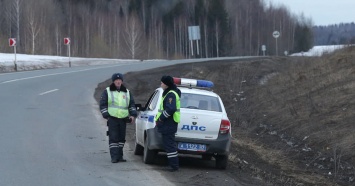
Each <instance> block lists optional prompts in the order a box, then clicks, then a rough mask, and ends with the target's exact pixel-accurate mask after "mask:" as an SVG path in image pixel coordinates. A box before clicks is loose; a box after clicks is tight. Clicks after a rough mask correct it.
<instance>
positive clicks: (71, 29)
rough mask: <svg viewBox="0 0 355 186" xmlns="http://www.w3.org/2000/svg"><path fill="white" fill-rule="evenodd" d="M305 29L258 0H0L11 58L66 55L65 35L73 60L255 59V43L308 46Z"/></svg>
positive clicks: (306, 22) (1, 48)
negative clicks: (195, 32)
mask: <svg viewBox="0 0 355 186" xmlns="http://www.w3.org/2000/svg"><path fill="white" fill-rule="evenodd" d="M189 26H199V28H200V40H198V41H193V42H190V41H189V35H188V27H189ZM312 28H313V25H312V21H311V20H310V19H306V18H304V17H303V16H296V15H293V14H291V13H290V11H289V10H288V9H287V8H286V7H283V6H277V7H276V6H273V5H272V4H265V2H264V1H263V0H0V43H1V44H0V52H12V51H13V49H12V48H11V47H9V45H8V38H10V37H11V38H16V40H17V52H19V53H27V54H46V55H67V46H65V45H64V43H63V38H64V37H70V39H71V45H70V50H71V55H72V56H80V57H105V58H133V59H147V58H149V59H151V58H168V59H175V58H191V57H222V56H236V55H243V56H245V55H263V51H262V50H261V48H262V47H261V46H262V45H265V46H266V54H267V55H275V54H278V55H283V53H284V51H288V52H289V53H292V52H299V51H307V50H308V49H309V48H311V47H312V46H313V41H314V40H313V37H314V36H313V30H312ZM275 30H276V31H279V32H280V34H281V35H280V37H279V38H277V39H275V38H274V37H273V36H272V33H273V32H274V31H275ZM191 46H192V48H193V52H191ZM197 52H198V55H197ZM192 54H193V56H192Z"/></svg>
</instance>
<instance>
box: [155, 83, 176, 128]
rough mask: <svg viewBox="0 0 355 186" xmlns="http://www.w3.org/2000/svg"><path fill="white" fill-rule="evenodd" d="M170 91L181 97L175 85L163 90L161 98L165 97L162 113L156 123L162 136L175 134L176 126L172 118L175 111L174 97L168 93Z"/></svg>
mask: <svg viewBox="0 0 355 186" xmlns="http://www.w3.org/2000/svg"><path fill="white" fill-rule="evenodd" d="M170 90H173V91H175V92H176V93H177V94H178V95H179V97H181V92H180V90H179V89H178V88H177V87H176V86H175V85H174V86H172V87H169V88H167V89H166V90H164V92H163V97H164V96H165V95H166V97H165V99H164V102H163V108H164V111H163V113H162V114H161V115H160V117H159V119H158V121H157V127H158V131H159V132H160V133H162V134H174V133H176V132H177V126H178V124H177V123H176V122H175V121H174V118H173V114H174V112H175V111H176V110H177V108H176V96H175V94H174V93H172V92H170V93H168V92H169V91H170ZM159 106H160V105H159ZM164 112H166V113H164Z"/></svg>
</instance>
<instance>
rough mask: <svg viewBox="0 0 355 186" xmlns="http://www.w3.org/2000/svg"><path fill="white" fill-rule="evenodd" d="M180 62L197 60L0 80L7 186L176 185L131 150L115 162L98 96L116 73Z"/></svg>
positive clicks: (1, 154)
mask: <svg viewBox="0 0 355 186" xmlns="http://www.w3.org/2000/svg"><path fill="white" fill-rule="evenodd" d="M200 61H202V60H200ZM178 62H179V63H185V62H189V60H185V61H154V62H129V63H122V64H115V65H101V66H86V67H82V66H81V67H72V68H59V69H49V70H38V71H28V72H17V73H4V74H0V100H1V101H0V103H1V104H0V118H1V119H0V123H1V124H0V126H1V130H0V185H2V186H7V185H28V186H31V185H33V186H38V185H61V186H62V185H85V186H88V185H89V186H90V185H135V186H136V185H173V183H172V182H170V181H169V180H167V179H166V178H165V177H164V176H162V174H161V173H160V172H159V171H157V170H156V169H154V168H152V166H149V165H145V164H143V163H142V160H141V158H140V157H139V156H134V155H133V152H132V151H130V150H125V152H124V153H125V157H126V159H128V161H129V162H128V163H118V164H112V163H111V162H110V157H109V153H108V141H107V137H106V135H105V132H106V126H105V120H103V119H102V118H101V115H100V113H99V109H98V105H97V103H96V102H95V100H94V97H93V94H94V90H95V88H96V86H97V84H98V83H100V82H103V81H105V80H106V79H108V78H110V77H111V75H112V74H113V73H115V72H121V73H126V72H129V71H139V70H144V69H148V68H155V67H160V66H166V65H171V64H176V63H178ZM125 149H129V148H125Z"/></svg>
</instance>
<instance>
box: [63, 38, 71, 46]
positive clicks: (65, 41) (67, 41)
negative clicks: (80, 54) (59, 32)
mask: <svg viewBox="0 0 355 186" xmlns="http://www.w3.org/2000/svg"><path fill="white" fill-rule="evenodd" d="M64 44H65V45H70V38H69V37H65V38H64Z"/></svg>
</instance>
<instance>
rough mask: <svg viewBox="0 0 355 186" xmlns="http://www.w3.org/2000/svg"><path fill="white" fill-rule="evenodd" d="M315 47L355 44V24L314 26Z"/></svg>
mask: <svg viewBox="0 0 355 186" xmlns="http://www.w3.org/2000/svg"><path fill="white" fill-rule="evenodd" d="M313 32H314V44H315V45H347V44H355V23H354V22H352V23H340V24H333V25H327V26H314V27H313Z"/></svg>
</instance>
